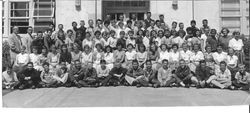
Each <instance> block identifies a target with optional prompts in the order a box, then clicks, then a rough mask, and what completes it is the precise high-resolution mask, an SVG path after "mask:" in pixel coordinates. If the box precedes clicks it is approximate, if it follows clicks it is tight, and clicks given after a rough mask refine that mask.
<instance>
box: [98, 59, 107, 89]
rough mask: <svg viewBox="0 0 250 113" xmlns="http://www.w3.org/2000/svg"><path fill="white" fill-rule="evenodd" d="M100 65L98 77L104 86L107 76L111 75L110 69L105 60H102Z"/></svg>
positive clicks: (100, 83)
mask: <svg viewBox="0 0 250 113" xmlns="http://www.w3.org/2000/svg"><path fill="white" fill-rule="evenodd" d="M100 64H101V65H100V66H98V67H97V69H96V71H97V79H98V82H99V85H100V86H103V84H104V83H103V82H104V80H105V79H106V78H107V76H108V75H109V72H110V69H109V68H108V67H107V66H106V61H105V60H100Z"/></svg>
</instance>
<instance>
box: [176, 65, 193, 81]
mask: <svg viewBox="0 0 250 113" xmlns="http://www.w3.org/2000/svg"><path fill="white" fill-rule="evenodd" d="M175 74H176V76H177V77H179V78H180V79H184V78H185V77H187V76H188V75H190V74H191V70H190V68H189V67H188V66H185V67H184V68H182V67H181V66H179V67H178V68H177V70H176V71H175Z"/></svg>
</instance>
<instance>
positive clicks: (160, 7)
mask: <svg viewBox="0 0 250 113" xmlns="http://www.w3.org/2000/svg"><path fill="white" fill-rule="evenodd" d="M172 3H173V0H152V1H150V11H151V12H152V18H157V19H158V16H159V15H160V14H164V15H165V21H166V22H167V24H168V25H170V26H171V22H172V21H177V22H183V23H184V25H185V27H187V26H190V20H192V19H193V10H192V0H178V8H177V9H174V8H173V6H172ZM219 11H220V10H219V0H194V19H195V20H196V22H197V27H200V26H202V20H203V19H205V18H206V19H208V22H209V26H210V27H211V28H215V29H219V27H220V26H219V25H220V23H219V20H220V17H219Z"/></svg>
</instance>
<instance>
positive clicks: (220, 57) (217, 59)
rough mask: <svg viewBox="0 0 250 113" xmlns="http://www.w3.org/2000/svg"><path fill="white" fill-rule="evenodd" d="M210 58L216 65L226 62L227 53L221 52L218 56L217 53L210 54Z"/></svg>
mask: <svg viewBox="0 0 250 113" xmlns="http://www.w3.org/2000/svg"><path fill="white" fill-rule="evenodd" d="M212 56H213V59H214V60H215V62H216V63H220V62H221V61H226V59H227V53H225V52H222V53H220V54H219V53H218V52H215V53H213V54H212Z"/></svg>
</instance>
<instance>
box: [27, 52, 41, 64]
mask: <svg viewBox="0 0 250 113" xmlns="http://www.w3.org/2000/svg"><path fill="white" fill-rule="evenodd" d="M29 56H30V61H31V62H33V65H34V66H37V65H39V54H37V55H35V54H34V53H32V54H30V55H29Z"/></svg>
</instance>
